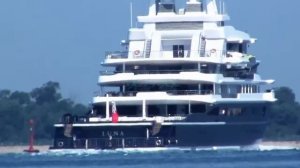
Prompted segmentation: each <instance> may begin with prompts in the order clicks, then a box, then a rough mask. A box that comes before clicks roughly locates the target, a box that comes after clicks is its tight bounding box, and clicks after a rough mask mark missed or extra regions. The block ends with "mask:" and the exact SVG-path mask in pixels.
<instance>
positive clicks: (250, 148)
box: [31, 145, 300, 156]
mask: <svg viewBox="0 0 300 168" xmlns="http://www.w3.org/2000/svg"><path fill="white" fill-rule="evenodd" d="M277 150H281V151H283V150H300V147H295V146H275V145H253V146H244V147H239V146H229V147H197V148H179V147H172V148H169V147H168V148H164V147H161V148H125V149H115V150H96V149H61V150H49V151H47V152H42V153H38V154H31V155H54V156H60V155H98V154H116V153H119V154H125V155H126V154H128V153H157V152H176V151H178V152H180V151H181V152H197V151H277Z"/></svg>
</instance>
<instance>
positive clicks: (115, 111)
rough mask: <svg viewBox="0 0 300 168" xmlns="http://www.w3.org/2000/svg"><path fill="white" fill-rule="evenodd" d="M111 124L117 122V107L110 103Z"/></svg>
mask: <svg viewBox="0 0 300 168" xmlns="http://www.w3.org/2000/svg"><path fill="white" fill-rule="evenodd" d="M112 122H113V123H118V122H119V114H118V112H117V107H116V103H115V102H113V103H112Z"/></svg>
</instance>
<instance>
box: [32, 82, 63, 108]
mask: <svg viewBox="0 0 300 168" xmlns="http://www.w3.org/2000/svg"><path fill="white" fill-rule="evenodd" d="M59 90H60V86H59V83H57V82H52V81H50V82H47V83H46V84H44V85H43V86H42V87H40V88H36V89H33V90H32V91H31V97H32V98H33V99H34V100H35V102H36V103H37V104H38V105H42V104H44V103H53V102H58V101H59V100H60V99H61V98H62V96H61V94H60V93H59Z"/></svg>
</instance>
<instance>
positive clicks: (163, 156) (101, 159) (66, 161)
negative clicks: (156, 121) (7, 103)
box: [0, 150, 300, 168]
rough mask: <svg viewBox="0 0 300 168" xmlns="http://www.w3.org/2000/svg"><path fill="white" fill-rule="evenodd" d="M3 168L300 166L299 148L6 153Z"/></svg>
mask: <svg viewBox="0 0 300 168" xmlns="http://www.w3.org/2000/svg"><path fill="white" fill-rule="evenodd" d="M0 167H13V168H15V167H27V168H65V167H72V168H79V167H89V168H96V167H107V168H132V167H142V168H168V167H170V168H173V167H180V168H189V167H200V168H300V151H299V150H271V151H258V150H253V151H241V150H222V151H215V150H210V151H208V150H205V151H191V150H185V151H179V150H173V151H148V152H142V151H132V152H124V151H119V152H109V151H106V152H80V153H77V152H73V153H61V152H58V153H56V152H51V153H41V154H33V155H30V154H3V155H0Z"/></svg>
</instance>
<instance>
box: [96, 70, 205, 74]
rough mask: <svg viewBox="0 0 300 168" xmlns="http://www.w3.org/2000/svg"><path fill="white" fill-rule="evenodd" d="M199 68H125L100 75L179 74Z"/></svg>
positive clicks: (101, 72)
mask: <svg viewBox="0 0 300 168" xmlns="http://www.w3.org/2000/svg"><path fill="white" fill-rule="evenodd" d="M198 71H199V70H198V69H181V70H125V71H100V75H115V74H118V73H133V74H179V73H181V72H198Z"/></svg>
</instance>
